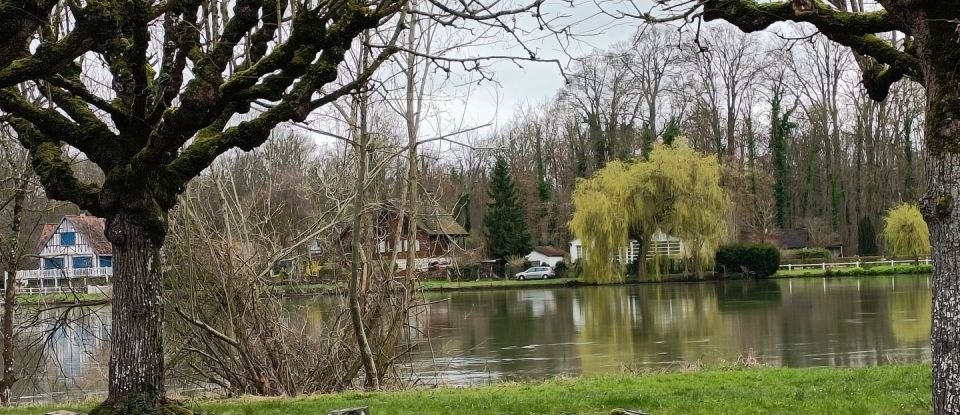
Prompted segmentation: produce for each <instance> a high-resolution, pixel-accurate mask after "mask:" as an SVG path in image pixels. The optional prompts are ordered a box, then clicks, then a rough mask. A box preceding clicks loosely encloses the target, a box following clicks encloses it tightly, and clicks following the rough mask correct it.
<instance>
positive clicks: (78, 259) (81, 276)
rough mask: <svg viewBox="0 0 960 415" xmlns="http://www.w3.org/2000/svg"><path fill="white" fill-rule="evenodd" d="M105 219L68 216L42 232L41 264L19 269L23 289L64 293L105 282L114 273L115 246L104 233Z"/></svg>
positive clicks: (40, 241)
mask: <svg viewBox="0 0 960 415" xmlns="http://www.w3.org/2000/svg"><path fill="white" fill-rule="evenodd" d="M104 228H105V220H104V219H101V218H98V217H94V216H88V215H83V214H80V215H66V216H64V217H63V218H62V219H60V221H59V222H57V223H48V224H46V225H44V226H43V230H42V231H41V232H40V240H39V241H38V244H37V257H39V259H40V264H39V265H40V267H39V269H35V270H23V271H17V280H19V281H20V284H21V285H23V286H24V289H21V290H20V291H21V292H24V293H30V292H61V291H69V290H73V289H77V288H85V287H87V286H88V285H96V284H105V283H106V282H108V281H109V279H110V277H111V276H112V275H113V246H112V245H111V244H110V242H109V241H107V238H106V236H105V235H104Z"/></svg>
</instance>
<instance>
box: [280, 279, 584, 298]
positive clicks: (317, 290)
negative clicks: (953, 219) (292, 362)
mask: <svg viewBox="0 0 960 415" xmlns="http://www.w3.org/2000/svg"><path fill="white" fill-rule="evenodd" d="M572 285H577V280H576V278H551V279H547V280H527V281H518V280H512V279H511V280H490V279H485V280H480V281H474V280H469V281H467V280H463V281H458V280H455V281H446V280H423V281H420V282H419V283H417V287H419V288H420V289H421V290H423V291H458V290H482V289H493V288H525V287H562V286H572ZM277 289H281V290H283V291H285V292H287V293H291V294H335V293H345V292H346V289H347V286H346V283H338V284H297V285H283V286H277Z"/></svg>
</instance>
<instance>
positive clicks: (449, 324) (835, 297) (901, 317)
mask: <svg viewBox="0 0 960 415" xmlns="http://www.w3.org/2000/svg"><path fill="white" fill-rule="evenodd" d="M425 303H426V305H425V306H424V307H421V308H420V312H419V313H418V314H416V315H415V316H413V317H412V318H411V324H412V325H413V326H415V327H416V329H415V330H412V331H411V333H410V336H411V338H413V339H414V341H416V342H418V343H419V346H418V347H417V349H416V350H415V352H414V353H413V354H412V355H411V356H410V357H411V361H410V362H408V364H409V366H410V367H409V369H411V370H412V372H413V373H416V377H418V378H419V380H420V381H422V382H430V383H432V382H443V383H448V384H455V385H469V384H477V383H486V382H493V381H499V380H503V379H514V378H539V377H546V376H556V375H579V374H597V373H607V372H617V371H620V370H622V369H623V368H624V367H625V366H629V367H633V368H661V367H665V366H670V365H675V364H679V363H682V362H703V363H707V364H713V363H718V362H723V361H727V362H730V361H736V360H737V359H739V358H742V357H745V356H750V357H751V358H755V359H757V360H759V361H762V362H764V363H768V364H772V365H783V366H790V367H809V366H872V365H882V364H888V363H906V362H922V361H929V359H930V349H929V344H928V336H929V333H930V310H931V298H930V281H929V278H928V277H917V276H902V277H863V278H846V279H792V280H777V281H728V282H710V283H695V284H660V285H656V284H644V285H631V286H617V287H584V288H576V289H570V288H556V289H526V290H489V291H472V292H453V293H444V294H439V293H430V294H428V295H427V296H426V298H425ZM344 307H345V304H344V302H343V300H342V299H339V298H335V297H304V298H297V299H292V300H291V301H290V308H289V310H290V313H291V316H290V318H291V321H292V322H295V323H296V324H297V325H302V327H304V328H305V330H307V331H308V332H312V333H316V334H317V335H320V334H321V332H320V330H322V327H324V326H325V325H324V321H325V320H327V319H331V318H336V317H337V316H338V315H340V314H341V312H342V310H343V309H344ZM51 313H55V312H51ZM47 317H50V316H47ZM73 320H74V321H73V323H72V324H69V325H66V326H62V327H54V326H52V325H51V324H52V320H50V319H44V320H42V321H41V322H38V323H37V324H35V325H31V326H28V328H27V329H26V330H25V331H24V332H23V333H21V334H20V336H19V337H20V343H19V347H20V351H18V353H20V354H19V355H18V356H20V357H18V359H19V360H20V364H21V365H22V366H21V367H22V368H23V370H24V372H23V373H24V374H25V379H24V380H23V381H21V382H20V383H18V385H17V387H16V388H15V391H14V393H15V395H16V396H19V397H20V399H21V401H31V400H51V399H52V400H67V399H71V400H76V399H84V398H87V397H88V396H90V395H89V394H92V395H96V394H98V393H102V391H103V390H104V389H105V386H104V384H105V383H104V381H105V378H106V371H107V369H106V363H107V354H108V352H109V347H108V345H107V343H106V340H105V339H106V338H107V334H108V332H109V321H110V310H109V308H106V307H104V308H100V309H97V310H86V312H85V313H82V314H80V315H77V316H75V317H74V319H73ZM50 330H53V333H54V335H53V336H51V337H49V338H48V341H47V342H46V343H45V345H46V346H48V347H45V348H44V347H41V344H38V343H37V339H38V338H39V336H40V334H41V333H45V332H48V331H50ZM31 365H32V366H31ZM174 382H175V380H174Z"/></svg>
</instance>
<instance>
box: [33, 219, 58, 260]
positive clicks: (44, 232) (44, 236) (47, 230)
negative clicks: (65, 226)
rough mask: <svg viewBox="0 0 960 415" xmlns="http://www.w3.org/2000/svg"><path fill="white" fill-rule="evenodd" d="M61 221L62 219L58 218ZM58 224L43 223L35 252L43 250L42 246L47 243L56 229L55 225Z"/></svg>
mask: <svg viewBox="0 0 960 415" xmlns="http://www.w3.org/2000/svg"><path fill="white" fill-rule="evenodd" d="M60 221H61V222H63V219H61V220H60ZM58 226H60V224H59V223H44V224H43V229H41V230H40V240H39V241H37V253H38V254H39V253H40V251H43V247H44V246H46V245H47V241H49V240H50V237H51V236H53V233H54V232H55V231H56V230H57V227H58Z"/></svg>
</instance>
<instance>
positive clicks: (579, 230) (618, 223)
mask: <svg viewBox="0 0 960 415" xmlns="http://www.w3.org/2000/svg"><path fill="white" fill-rule="evenodd" d="M573 204H574V213H573V219H572V220H571V221H570V227H571V229H572V230H573V233H574V234H575V235H576V236H577V237H578V238H580V240H581V242H582V244H583V257H582V258H581V259H580V261H581V262H582V266H583V274H582V278H583V279H584V280H586V281H589V282H599V283H612V282H620V281H623V277H624V272H623V271H624V270H623V265H622V264H618V263H617V262H615V259H616V256H617V253H618V252H625V250H626V248H627V247H628V246H629V241H630V240H631V239H637V240H641V241H643V243H642V244H641V251H642V253H641V258H644V257H645V256H646V255H645V253H646V252H647V251H648V250H649V247H650V246H649V242H648V241H650V239H651V236H652V235H653V234H654V233H655V232H656V231H657V229H660V230H662V231H663V232H665V233H667V234H669V235H673V236H676V237H678V238H680V239H682V240H683V241H684V244H685V246H686V252H684V256H685V257H686V258H687V259H688V260H689V262H690V264H691V265H692V266H693V268H694V269H695V270H696V272H697V273H698V275H699V274H700V270H702V269H703V268H704V267H707V266H710V265H711V263H712V261H713V255H714V252H715V251H716V249H717V246H718V245H719V244H720V241H721V239H722V237H723V235H724V234H725V233H726V222H725V220H724V219H725V215H726V212H727V210H728V208H729V200H728V198H727V195H726V193H725V191H724V190H723V188H722V187H721V186H720V166H719V164H718V163H717V161H716V158H715V157H713V156H709V155H703V154H700V153H697V152H696V151H694V150H693V149H691V148H690V147H689V146H688V145H687V144H686V143H685V141H684V140H677V141H675V142H674V144H672V145H663V144H659V145H656V146H654V148H653V150H652V151H651V152H650V157H649V158H648V159H647V160H634V161H631V162H621V161H613V162H610V163H608V164H607V166H606V167H604V168H603V169H601V170H599V171H597V172H596V174H594V176H593V177H590V178H588V179H581V180H579V181H578V182H577V186H576V189H575V190H574V192H573ZM639 269H640V270H641V271H640V272H641V273H642V272H643V269H644V267H639Z"/></svg>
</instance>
